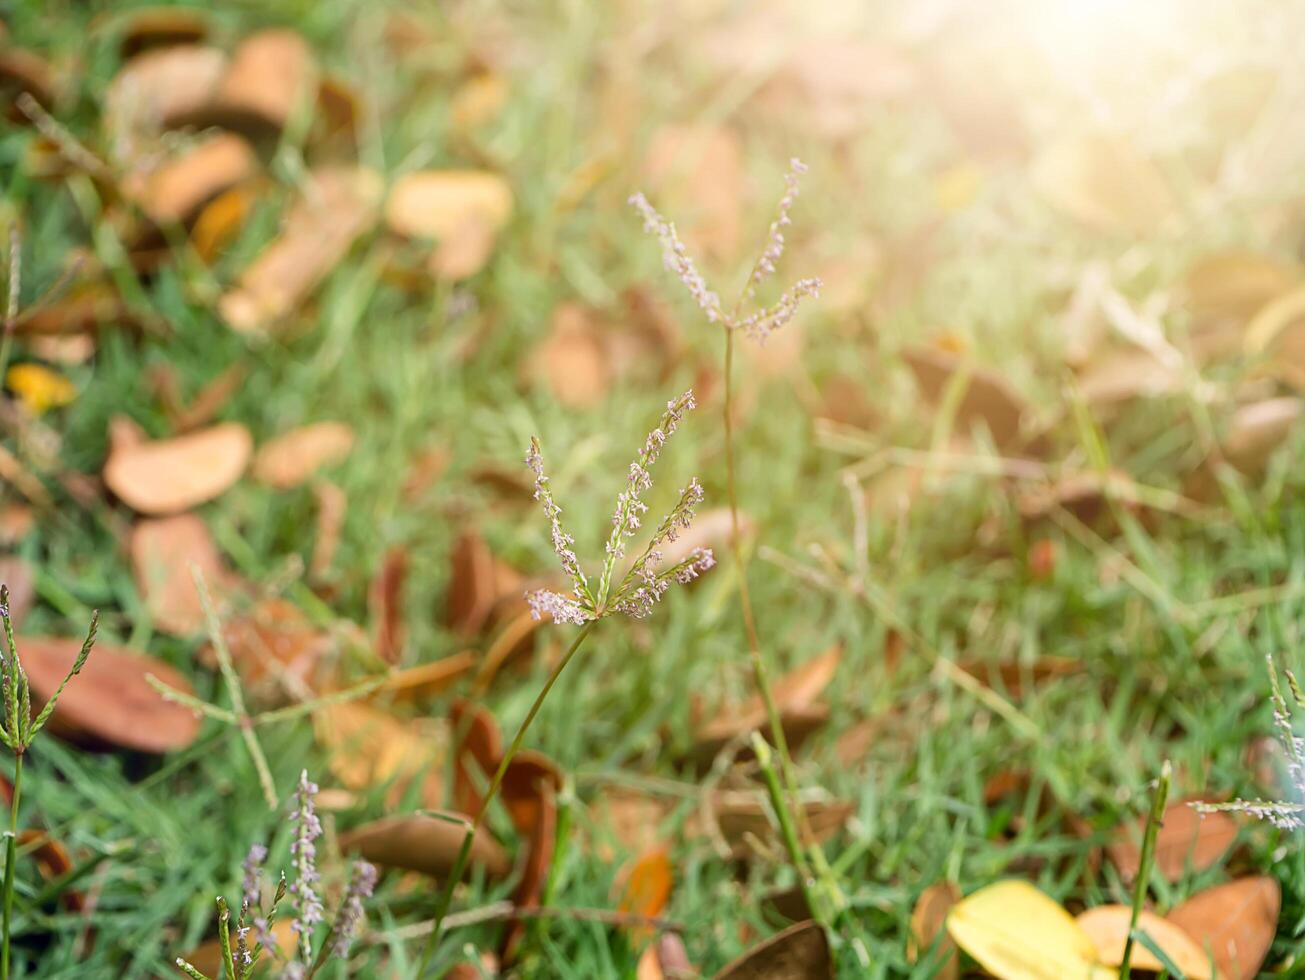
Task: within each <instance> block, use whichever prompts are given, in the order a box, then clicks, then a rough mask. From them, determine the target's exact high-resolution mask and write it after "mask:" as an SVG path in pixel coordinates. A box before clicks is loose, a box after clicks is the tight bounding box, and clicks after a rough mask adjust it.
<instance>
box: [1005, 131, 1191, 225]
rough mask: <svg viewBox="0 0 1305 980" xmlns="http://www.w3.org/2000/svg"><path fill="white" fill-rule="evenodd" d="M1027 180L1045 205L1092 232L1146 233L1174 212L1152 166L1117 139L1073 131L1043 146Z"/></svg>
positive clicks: (1168, 193) (1166, 186)
mask: <svg viewBox="0 0 1305 980" xmlns="http://www.w3.org/2000/svg"><path fill="white" fill-rule="evenodd" d="M1029 176H1030V179H1031V180H1032V182H1033V187H1034V188H1035V189H1036V190H1037V191H1038V193H1039V194H1040V195H1042V197H1043V199H1044V200H1046V202H1047V203H1048V204H1050V205H1051V206H1052V207H1054V208H1056V209H1057V210H1058V211H1061V212H1062V213H1064V214H1066V215H1068V216H1069V217H1071V218H1073V219H1074V220H1076V221H1078V222H1080V223H1082V224H1084V225H1086V226H1087V227H1089V228H1091V229H1093V230H1096V231H1101V232H1108V233H1118V234H1134V235H1145V234H1150V233H1153V232H1154V231H1155V230H1156V228H1157V227H1158V226H1159V225H1160V224H1162V223H1163V222H1164V220H1165V219H1166V218H1168V217H1169V216H1170V215H1172V214H1173V212H1174V209H1175V203H1174V196H1173V192H1172V191H1171V190H1170V189H1169V184H1168V182H1167V181H1166V180H1165V177H1164V175H1163V174H1162V173H1161V172H1160V170H1159V169H1158V168H1157V167H1156V165H1155V164H1154V163H1153V162H1152V161H1151V160H1149V159H1147V157H1145V156H1144V155H1143V154H1142V153H1140V152H1139V151H1138V150H1137V149H1136V148H1135V147H1133V146H1132V145H1130V144H1129V143H1128V142H1126V141H1125V140H1124V139H1122V138H1120V137H1116V136H1108V135H1099V134H1092V133H1086V132H1081V131H1076V132H1073V133H1071V134H1069V135H1067V136H1065V137H1063V138H1061V139H1059V140H1057V141H1055V142H1052V143H1050V144H1049V145H1048V146H1046V147H1045V148H1044V149H1043V150H1042V151H1041V152H1040V153H1039V154H1038V156H1037V158H1036V159H1035V160H1034V161H1033V164H1032V166H1031V167H1030V170H1029Z"/></svg>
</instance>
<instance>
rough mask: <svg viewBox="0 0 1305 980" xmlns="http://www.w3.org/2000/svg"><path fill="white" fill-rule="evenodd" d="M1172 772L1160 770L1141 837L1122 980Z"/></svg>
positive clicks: (1129, 961)
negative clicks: (1140, 849)
mask: <svg viewBox="0 0 1305 980" xmlns="http://www.w3.org/2000/svg"><path fill="white" fill-rule="evenodd" d="M1171 772H1172V770H1171V768H1170V766H1169V763H1168V761H1166V762H1165V764H1164V765H1163V766H1162V767H1161V768H1160V783H1159V785H1158V786H1156V791H1155V797H1154V798H1153V799H1152V800H1151V813H1150V816H1148V817H1147V821H1146V834H1145V836H1144V837H1143V838H1142V859H1141V862H1140V863H1139V864H1138V868H1137V881H1136V882H1135V883H1134V885H1133V914H1132V915H1130V916H1129V918H1128V938H1127V939H1125V940H1124V956H1123V958H1122V959H1121V960H1120V961H1119V980H1128V976H1129V972H1128V971H1129V967H1130V965H1131V964H1132V961H1133V939H1134V936H1135V934H1136V932H1137V920H1138V918H1140V917H1141V915H1142V903H1143V902H1144V901H1146V886H1147V882H1148V881H1149V880H1150V878H1151V861H1152V858H1153V857H1154V856H1155V838H1156V834H1158V833H1159V832H1160V820H1161V818H1162V817H1163V816H1164V812H1165V803H1166V802H1168V799H1169V778H1170V774H1171Z"/></svg>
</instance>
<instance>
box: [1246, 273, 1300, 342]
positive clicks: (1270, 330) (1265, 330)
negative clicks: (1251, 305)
mask: <svg viewBox="0 0 1305 980" xmlns="http://www.w3.org/2000/svg"><path fill="white" fill-rule="evenodd" d="M1303 320H1305V286H1298V287H1296V288H1295V289H1293V290H1291V291H1290V292H1287V293H1283V294H1282V295H1280V296H1278V297H1277V298H1275V299H1274V300H1272V301H1271V302H1269V303H1266V304H1265V305H1264V306H1263V307H1262V308H1261V309H1260V311H1259V312H1258V313H1256V314H1255V317H1254V318H1253V319H1252V320H1251V322H1250V323H1249V324H1247V326H1246V340H1245V346H1246V352H1247V353H1248V354H1253V355H1258V354H1265V353H1276V354H1277V355H1278V356H1279V357H1281V356H1283V355H1284V354H1286V355H1287V356H1288V357H1290V355H1291V354H1292V353H1296V352H1298V350H1299V347H1300V343H1301V338H1300V334H1301V323H1302V321H1303Z"/></svg>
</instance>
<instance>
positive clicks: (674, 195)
mask: <svg viewBox="0 0 1305 980" xmlns="http://www.w3.org/2000/svg"><path fill="white" fill-rule="evenodd" d="M644 178H645V180H646V181H647V182H648V186H649V189H650V193H651V194H652V196H653V197H654V199H655V200H656V201H657V205H658V207H659V208H661V209H662V210H663V211H664V212H666V213H670V214H674V215H676V223H677V225H679V227H680V234H681V237H682V238H683V239H684V240H685V242H686V243H688V245H689V247H690V249H692V250H693V251H695V252H698V253H700V254H706V255H708V256H710V257H711V258H714V259H717V260H721V261H727V260H729V259H732V258H734V257H736V256H737V254H738V251H739V241H740V238H741V235H742V229H743V199H742V195H741V193H740V189H741V188H742V187H743V144H742V141H741V140H740V139H739V135H738V133H737V132H736V131H734V130H733V129H729V128H726V127H722V126H707V125H688V126H662V127H661V128H660V129H658V130H657V132H656V133H654V134H653V139H652V144H651V146H649V148H648V154H647V157H646V159H645V162H644Z"/></svg>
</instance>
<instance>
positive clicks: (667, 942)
mask: <svg viewBox="0 0 1305 980" xmlns="http://www.w3.org/2000/svg"><path fill="white" fill-rule="evenodd" d="M697 975H698V971H697V970H695V969H694V968H693V963H692V962H691V961H690V960H689V951H688V950H686V949H685V948H684V940H683V939H681V938H680V937H679V936H677V935H676V934H675V933H673V932H666V933H662V935H660V936H658V937H657V938H656V939H655V940H653V941H652V942H651V943H649V944H648V945H647V946H646V947H645V948H644V951H643V953H642V954H641V955H640V957H639V963H638V965H637V966H636V967H635V980H689V978H691V977H696V976H697Z"/></svg>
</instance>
